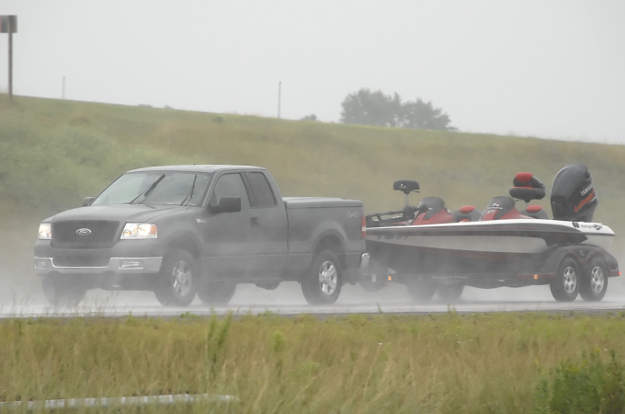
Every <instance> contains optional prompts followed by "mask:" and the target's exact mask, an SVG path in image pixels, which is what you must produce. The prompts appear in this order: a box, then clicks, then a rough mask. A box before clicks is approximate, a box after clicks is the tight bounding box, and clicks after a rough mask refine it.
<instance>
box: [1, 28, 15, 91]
mask: <svg viewBox="0 0 625 414" xmlns="http://www.w3.org/2000/svg"><path fill="white" fill-rule="evenodd" d="M0 33H8V34H9V100H10V101H11V102H13V33H17V16H0Z"/></svg>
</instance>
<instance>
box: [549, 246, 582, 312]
mask: <svg viewBox="0 0 625 414" xmlns="http://www.w3.org/2000/svg"><path fill="white" fill-rule="evenodd" d="M579 285H580V273H579V266H578V265H577V262H576V261H575V260H574V259H572V258H570V257H566V258H564V260H562V262H561V263H560V266H559V267H558V273H557V275H556V278H555V279H554V280H553V281H552V282H551V283H550V284H549V287H550V288H551V294H552V295H553V298H554V299H555V300H557V301H558V302H572V301H574V300H575V298H577V294H578V293H579Z"/></svg>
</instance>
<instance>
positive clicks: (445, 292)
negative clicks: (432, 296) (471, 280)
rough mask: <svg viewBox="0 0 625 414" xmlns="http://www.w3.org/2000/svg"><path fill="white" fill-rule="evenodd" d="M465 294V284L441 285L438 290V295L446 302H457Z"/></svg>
mask: <svg viewBox="0 0 625 414" xmlns="http://www.w3.org/2000/svg"><path fill="white" fill-rule="evenodd" d="M462 292H464V284H462V283H452V284H450V285H440V286H438V288H436V294H437V295H438V297H439V298H441V299H443V300H444V301H446V302H457V301H458V300H459V299H460V296H462Z"/></svg>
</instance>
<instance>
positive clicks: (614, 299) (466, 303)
mask: <svg viewBox="0 0 625 414" xmlns="http://www.w3.org/2000/svg"><path fill="white" fill-rule="evenodd" d="M612 280H613V279H612ZM612 280H611V281H612ZM450 310H455V311H456V312H469V313H476V312H518V311H542V312H553V311H576V312H577V311H587V312H596V311H614V312H619V311H625V286H622V285H621V283H614V286H611V288H609V289H608V293H607V294H606V297H605V298H604V300H603V301H601V302H584V301H583V300H581V299H580V298H578V299H577V300H576V301H574V302H570V303H563V302H556V301H555V300H554V299H553V297H552V296H551V293H550V291H549V287H548V286H533V287H525V288H519V289H511V288H499V289H491V290H481V289H474V288H466V289H465V292H464V294H463V295H462V298H461V299H460V300H459V301H458V302H456V303H453V304H447V303H445V302H443V301H441V300H437V299H436V298H435V299H434V300H432V301H431V302H429V303H415V302H414V301H413V300H412V299H411V298H410V297H409V296H408V294H407V292H406V289H405V287H404V286H403V285H389V286H387V287H385V288H384V289H383V290H381V291H380V292H365V291H364V290H362V289H361V288H360V287H359V286H350V285H348V286H344V287H343V291H342V292H341V296H340V298H339V300H338V301H337V302H336V303H335V304H334V305H332V306H311V305H308V304H307V303H306V301H305V300H304V297H303V296H302V293H301V290H300V288H299V285H298V284H296V283H283V284H282V285H281V286H280V287H278V289H276V290H273V291H266V290H263V289H260V288H257V287H256V286H254V285H239V286H238V287H237V292H236V294H235V296H234V297H233V299H232V301H231V302H230V304H229V305H228V306H220V307H215V308H213V309H211V308H210V307H208V306H206V305H204V304H202V303H201V302H200V301H199V300H198V299H197V298H196V300H195V301H194V302H193V303H192V304H191V305H190V306H188V307H172V308H164V307H162V306H160V305H159V303H158V302H157V301H156V299H155V298H154V294H153V293H151V292H104V291H100V290H94V291H90V292H88V293H87V297H86V298H85V300H84V301H83V302H82V303H81V304H80V306H78V307H76V308H54V307H52V306H50V305H48V304H47V303H46V302H45V300H44V298H43V295H42V294H41V292H40V291H39V289H33V290H32V291H30V292H29V293H21V292H15V291H13V292H4V295H2V296H0V318H32V317H55V316H64V317H75V316H88V315H90V316H107V317H118V316H125V315H129V314H132V315H134V316H157V317H158V316H162V317H172V316H174V317H175V316H180V315H181V314H183V313H185V312H190V313H192V314H194V315H198V316H204V315H210V314H212V313H216V314H218V315H223V314H227V313H228V312H233V313H234V314H235V315H245V314H248V313H249V314H259V313H263V312H272V313H277V314H279V315H297V314H311V315H335V314H336V315H341V314H355V313H360V314H372V313H380V312H383V313H394V314H424V313H426V314H427V313H444V312H449V311H450Z"/></svg>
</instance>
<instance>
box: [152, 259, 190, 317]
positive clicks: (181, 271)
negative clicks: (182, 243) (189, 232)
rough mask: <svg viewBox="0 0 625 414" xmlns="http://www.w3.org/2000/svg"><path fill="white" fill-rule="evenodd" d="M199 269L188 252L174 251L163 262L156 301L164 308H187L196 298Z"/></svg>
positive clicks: (156, 291) (155, 291)
mask: <svg viewBox="0 0 625 414" xmlns="http://www.w3.org/2000/svg"><path fill="white" fill-rule="evenodd" d="M196 282H197V267H196V265H195V260H194V259H193V256H191V255H190V254H189V252H187V251H186V250H174V251H173V252H171V253H170V254H168V255H167V256H165V260H164V261H163V267H162V268H161V273H160V275H159V281H158V286H157V287H156V289H155V290H154V294H155V295H156V299H157V300H158V301H159V303H160V304H161V305H163V306H187V305H189V304H190V303H191V302H192V301H193V298H194V297H195V290H196V287H195V284H196Z"/></svg>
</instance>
